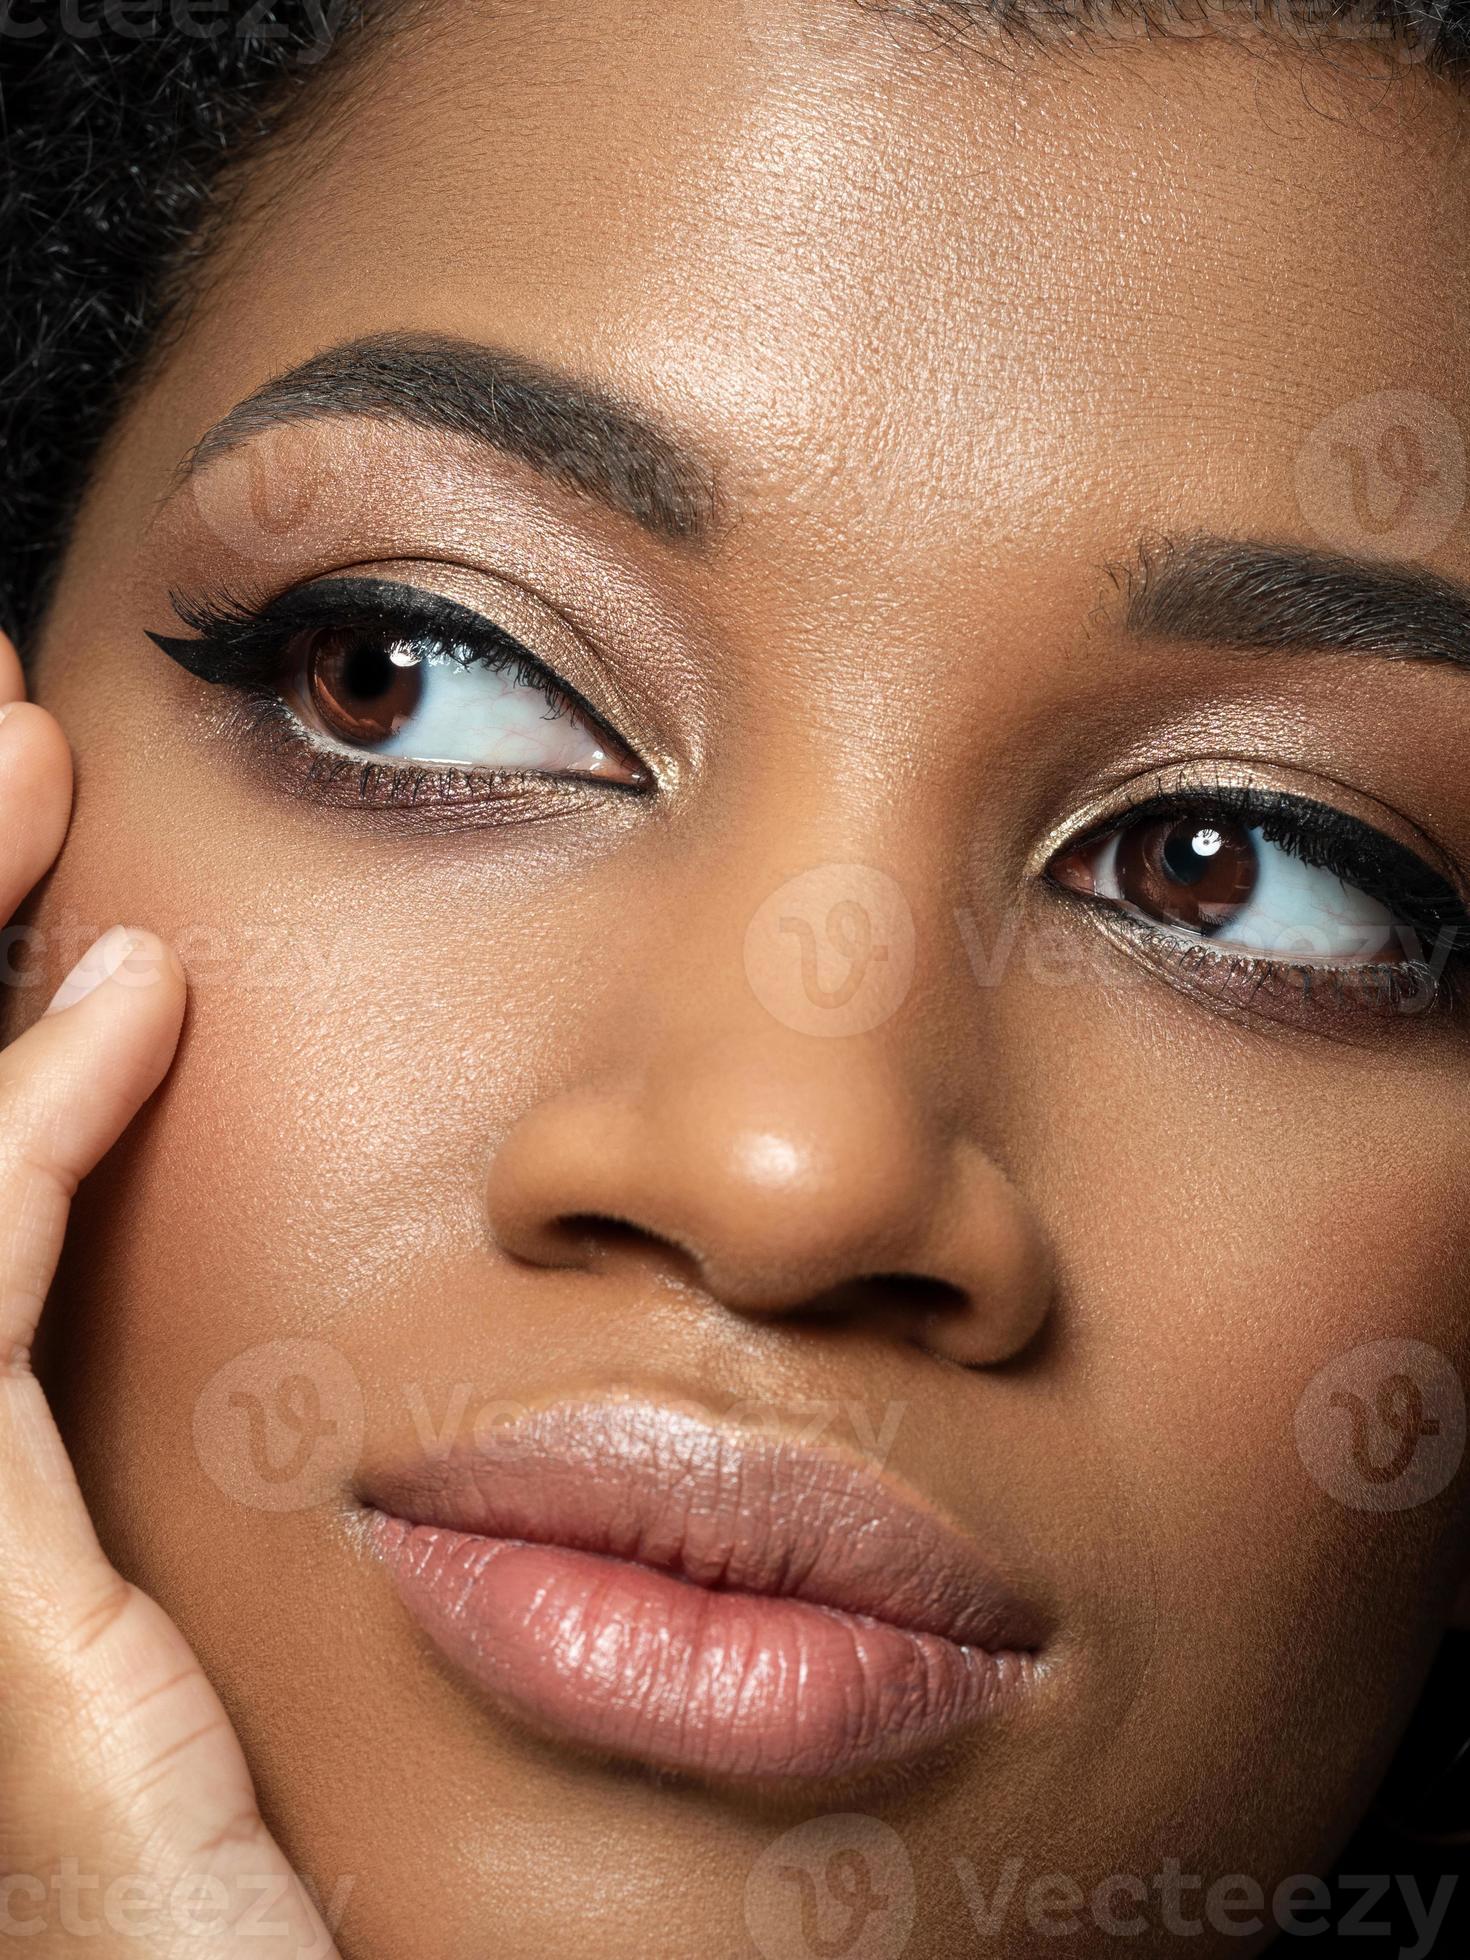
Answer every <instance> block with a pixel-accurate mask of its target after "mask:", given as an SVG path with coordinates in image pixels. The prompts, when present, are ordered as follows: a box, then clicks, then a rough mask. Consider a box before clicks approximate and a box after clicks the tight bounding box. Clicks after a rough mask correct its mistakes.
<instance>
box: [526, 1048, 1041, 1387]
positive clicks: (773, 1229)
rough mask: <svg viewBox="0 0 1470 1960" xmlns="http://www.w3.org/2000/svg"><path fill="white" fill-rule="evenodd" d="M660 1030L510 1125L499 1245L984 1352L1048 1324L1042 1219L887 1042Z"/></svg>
mask: <svg viewBox="0 0 1470 1960" xmlns="http://www.w3.org/2000/svg"><path fill="white" fill-rule="evenodd" d="M656 1048H657V1052H656V1053H654V1054H652V1055H650V1057H649V1059H648V1060H647V1061H646V1062H645V1063H644V1064H643V1065H642V1066H641V1067H639V1068H637V1069H634V1070H632V1071H630V1072H628V1073H626V1074H621V1075H619V1076H618V1077H616V1078H615V1079H609V1080H604V1081H602V1082H600V1083H595V1084H594V1083H584V1084H581V1085H579V1086H577V1087H575V1088H571V1089H567V1090H565V1091H563V1092H559V1093H557V1094H554V1095H552V1096H549V1097H548V1098H546V1099H545V1100H542V1101H540V1102H538V1103H536V1104H535V1105H533V1106H532V1107H531V1108H530V1109H529V1110H528V1111H527V1112H526V1113H525V1114H524V1115H523V1116H522V1117H521V1118H520V1120H519V1121H518V1122H517V1123H515V1124H514V1125H513V1127H512V1128H511V1130H510V1131H509V1132H508V1133H507V1134H506V1135H505V1137H504V1139H503V1141H502V1143H501V1146H500V1148H499V1150H498V1151H497V1153H496V1155H495V1158H494V1160H493V1163H492V1165H491V1169H490V1174H489V1186H488V1192H487V1211H488V1217H489V1223H490V1227H491V1232H492V1235H493V1237H494V1238H495V1240H496V1241H497V1242H498V1244H499V1245H500V1246H501V1247H502V1248H503V1249H504V1250H505V1251H506V1252H508V1253H510V1254H512V1255H513V1256H515V1257H518V1258H520V1259H523V1260H527V1261H530V1262H533V1263H535V1264H540V1265H546V1266H559V1267H566V1266H581V1265H586V1266H589V1267H594V1266H597V1265H599V1264H601V1263H604V1262H605V1261H606V1260H608V1259H609V1258H614V1257H615V1258H616V1259H617V1260H618V1261H624V1260H627V1259H630V1258H631V1259H634V1260H637V1261H641V1262H643V1263H644V1264H645V1265H651V1266H657V1267H660V1268H662V1269H663V1270H664V1271H665V1272H666V1273H672V1274H673V1275H674V1276H676V1277H679V1278H682V1279H684V1280H686V1281H689V1282H692V1283H693V1284H694V1285H695V1286H696V1287H697V1288H698V1289H700V1290H702V1291H703V1292H704V1293H705V1295H706V1296H708V1297H709V1298H710V1299H712V1300H713V1301H716V1302H718V1303H719V1304H720V1305H721V1306H723V1307H724V1308H726V1309H728V1310H729V1311H731V1312H733V1313H736V1314H740V1315H745V1316H750V1317H759V1318H764V1319H771V1318H773V1317H781V1316H787V1317H797V1316H812V1315H820V1316H823V1317H827V1318H835V1317H848V1318H851V1319H853V1320H863V1321H867V1322H870V1323H871V1322H877V1323H880V1324H881V1325H882V1326H884V1327H885V1328H887V1329H889V1330H892V1331H895V1332H897V1333H898V1334H899V1335H900V1336H901V1337H903V1338H905V1339H908V1340H910V1341H917V1342H918V1343H919V1344H920V1345H923V1346H926V1347H928V1348H930V1349H932V1350H933V1351H934V1352H936V1353H938V1354H942V1355H945V1356H946V1357H948V1358H949V1359H950V1360H953V1361H956V1362H959V1363H961V1364H964V1365H970V1366H980V1365H985V1364H994V1363H996V1362H999V1361H1003V1360H1005V1359H1007V1358H1009V1357H1010V1356H1011V1355H1013V1354H1015V1353H1016V1352H1017V1351H1018V1350H1019V1349H1020V1348H1022V1347H1024V1346H1025V1345H1026V1344H1027V1342H1028V1341H1029V1340H1030V1339H1031V1337H1032V1336H1033V1335H1034V1334H1035V1333H1036V1331H1037V1329H1038V1328H1039V1326H1040V1325H1041V1323H1042V1321H1043V1320H1044V1318H1045V1316H1046V1313H1047V1311H1048V1307H1049V1303H1050V1300H1051V1294H1052V1263H1051V1257H1050V1248H1049V1242H1048V1240H1047V1237H1046V1235H1045V1232H1044V1231H1043V1229H1042V1227H1041V1224H1040V1222H1039V1221H1038V1219H1037V1218H1036V1217H1035V1215H1034V1214H1033V1212H1032V1210H1031V1208H1030V1207H1029V1205H1028V1204H1027V1203H1026V1201H1025V1200H1024V1198H1023V1196H1022V1194H1021V1193H1020V1191H1019V1190H1018V1189H1017V1188H1016V1187H1015V1185H1014V1184H1013V1183H1012V1182H1011V1181H1010V1180H1009V1179H1008V1178H1007V1177H1006V1175H1005V1174H1004V1172H1003V1171H1002V1169H1001V1168H1000V1166H999V1165H998V1164H997V1163H996V1162H995V1161H994V1160H993V1159H992V1158H991V1157H990V1156H988V1155H987V1154H986V1153H985V1152H984V1150H983V1149H981V1148H980V1147H979V1146H978V1145H977V1144H976V1143H975V1142H974V1141H973V1139H970V1138H968V1137H965V1136H962V1135H957V1134H956V1133H955V1131H954V1129H953V1128H952V1126H949V1125H947V1124H945V1123H943V1122H942V1121H940V1120H938V1119H937V1118H936V1116H935V1114H934V1112H932V1111H929V1110H926V1109H925V1107H924V1105H923V1103H922V1102H921V1100H920V1099H919V1098H918V1096H917V1094H916V1092H915V1089H914V1086H913V1083H912V1081H911V1079H910V1077H909V1076H908V1075H906V1074H905V1072H904V1071H903V1069H902V1067H901V1063H900V1060H899V1058H897V1057H896V1056H895V1055H894V1054H893V1053H892V1052H891V1051H890V1050H889V1049H888V1048H886V1047H885V1046H884V1045H883V1044H882V1043H881V1042H878V1041H877V1040H876V1039H871V1040H864V1039H863V1038H861V1037H859V1038H855V1039H853V1040H851V1041H836V1042H830V1041H821V1040H811V1039H807V1040H803V1039H802V1038H801V1037H800V1036H790V1035H788V1036H786V1037H785V1039H784V1040H783V1039H781V1038H779V1036H771V1035H768V1034H767V1035H763V1036H761V1037H758V1038H751V1039H745V1038H743V1037H742V1036H740V1035H738V1034H733V1035H729V1036H727V1037H726V1038H725V1039H706V1040H702V1041H699V1042H697V1043H691V1044H688V1045H687V1046H684V1047H683V1048H682V1050H679V1051H672V1052H671V1048H670V1045H669V1044H667V1043H659V1044H656Z"/></svg>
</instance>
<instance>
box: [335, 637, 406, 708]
mask: <svg viewBox="0 0 1470 1960" xmlns="http://www.w3.org/2000/svg"><path fill="white" fill-rule="evenodd" d="M394 677H395V669H394V667H393V664H392V662H391V661H390V660H389V658H388V653H387V649H386V648H385V647H382V646H374V645H373V643H372V642H371V641H370V640H359V641H358V643H357V645H356V646H354V647H352V648H350V649H349V650H348V652H347V654H346V655H345V656H344V658H343V661H342V683H341V685H342V691H343V693H344V694H356V695H358V696H360V697H361V699H363V700H365V701H376V700H377V699H378V698H379V696H380V695H383V694H386V693H387V692H388V689H389V688H390V687H391V686H392V685H393V681H394Z"/></svg>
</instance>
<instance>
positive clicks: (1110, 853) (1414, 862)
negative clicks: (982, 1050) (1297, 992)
mask: <svg viewBox="0 0 1470 1960" xmlns="http://www.w3.org/2000/svg"><path fill="white" fill-rule="evenodd" d="M1252 801H1254V802H1255V803H1256V804H1257V805H1258V806H1259V805H1261V804H1262V803H1264V805H1265V807H1264V808H1260V807H1258V808H1257V809H1255V810H1253V809H1251V808H1250V807H1249V805H1250V803H1251V802H1252ZM1242 804H1245V805H1246V806H1247V807H1246V808H1245V809H1242V808H1241V807H1240V806H1241V805H1242ZM1253 817H1254V818H1256V819H1257V820H1252V819H1253ZM1050 870H1051V876H1052V877H1053V878H1054V879H1055V881H1056V882H1057V883H1058V884H1060V885H1062V886H1064V887H1065V888H1067V889H1068V890H1071V891H1074V892H1078V893H1080V894H1082V895H1084V896H1087V897H1090V898H1093V899H1096V900H1097V901H1098V902H1099V903H1101V904H1104V905H1107V906H1110V907H1112V908H1113V909H1115V910H1117V911H1121V912H1123V913H1125V914H1128V915H1130V916H1132V917H1134V918H1138V919H1142V920H1146V921H1148V922H1149V923H1150V924H1152V925H1155V926H1158V927H1162V928H1164V929H1165V930H1166V931H1169V932H1171V933H1173V934H1175V935H1177V936H1178V937H1180V938H1181V939H1186V940H1196V941H1201V942H1208V943H1209V944H1211V945H1212V946H1215V947H1218V948H1221V949H1225V948H1229V949H1232V950H1233V951H1235V952H1237V953H1245V954H1249V955H1251V956H1252V957H1254V958H1257V959H1261V960H1268V961H1281V962H1290V963H1292V964H1298V963H1306V964H1310V963H1313V962H1320V963H1322V964H1327V965H1333V966H1354V965H1370V964H1372V965H1384V964H1396V963H1400V962H1404V961H1406V960H1410V959H1414V958H1417V957H1418V955H1419V953H1420V952H1421V951H1422V950H1423V946H1422V940H1423V938H1424V937H1430V938H1438V937H1439V935H1440V934H1441V933H1442V932H1443V931H1444V929H1445V928H1446V927H1447V926H1450V927H1453V928H1454V929H1455V930H1456V931H1458V930H1459V929H1460V922H1461V921H1463V920H1464V917H1465V914H1464V910H1463V908H1462V907H1461V906H1460V904H1459V901H1458V899H1457V898H1456V897H1455V894H1454V893H1453V892H1452V891H1451V889H1450V888H1449V887H1448V886H1447V885H1446V884H1445V883H1444V881H1443V880H1441V879H1439V878H1437V877H1436V875H1435V874H1434V873H1433V872H1432V871H1431V870H1430V869H1429V867H1428V866H1427V865H1425V864H1423V863H1422V862H1421V861H1420V860H1419V859H1418V858H1416V857H1415V856H1414V854H1413V853H1412V852H1409V851H1407V850H1404V849H1403V848H1402V847H1401V846H1399V845H1396V844H1394V843H1392V842H1391V841H1390V840H1389V839H1388V838H1386V837H1383V836H1381V835H1379V834H1378V833H1376V832H1374V831H1372V830H1370V829H1369V828H1368V827H1367V826H1365V825H1362V824H1358V823H1356V822H1354V821H1353V820H1351V819H1349V818H1347V817H1345V816H1343V815H1342V814H1341V813H1340V812H1336V811H1331V810H1327V809H1325V808H1320V807H1319V806H1316V805H1312V804H1310V803H1307V802H1306V801H1305V800H1302V799H1295V798H1282V797H1271V798H1262V797H1260V796H1259V795H1257V796H1255V797H1254V798H1253V797H1252V796H1251V795H1250V794H1249V793H1247V792H1241V793H1239V795H1238V797H1232V798H1231V799H1228V800H1222V801H1219V802H1214V803H1212V802H1209V801H1206V800H1205V799H1204V798H1194V799H1182V800H1176V801H1174V802H1173V803H1172V804H1170V805H1167V806H1165V807H1159V806H1157V805H1154V806H1146V807H1143V808H1140V809H1138V810H1136V811H1134V812H1133V813H1132V814H1131V815H1130V816H1128V817H1127V818H1125V819H1124V820H1123V821H1122V822H1120V823H1117V824H1114V825H1112V826H1111V827H1110V828H1109V829H1107V830H1105V831H1102V832H1095V833H1093V834H1092V835H1091V836H1090V837H1088V838H1086V839H1084V840H1083V841H1082V842H1081V843H1079V844H1076V845H1073V846H1070V847H1069V848H1068V849H1067V850H1065V851H1064V852H1063V853H1062V854H1061V855H1060V856H1059V857H1058V858H1057V859H1055V860H1054V861H1053V863H1052V865H1051V868H1050Z"/></svg>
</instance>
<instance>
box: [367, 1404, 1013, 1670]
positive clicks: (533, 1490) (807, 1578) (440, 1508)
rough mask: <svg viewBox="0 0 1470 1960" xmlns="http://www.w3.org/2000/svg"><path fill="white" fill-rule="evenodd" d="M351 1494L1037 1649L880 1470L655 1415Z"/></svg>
mask: <svg viewBox="0 0 1470 1960" xmlns="http://www.w3.org/2000/svg"><path fill="white" fill-rule="evenodd" d="M359 1495H360V1496H361V1497H362V1498H363V1500H364V1501H365V1502H366V1504H367V1505H368V1506H369V1507H370V1508H371V1509H373V1510H376V1511H380V1512H384V1513H386V1514H388V1515H389V1516H391V1517H395V1518H398V1519H400V1520H402V1521H404V1522H406V1523H408V1524H412V1525H429V1526H437V1527H439V1528H441V1529H444V1530H449V1531H456V1532H464V1533H467V1534H471V1535H474V1536H478V1537H484V1538H495V1539H511V1540H516V1541H519V1542H522V1543H531V1544H547V1545H563V1546H567V1547H569V1548H572V1549H575V1550H579V1551H584V1552H592V1553H598V1554H601V1555H603V1556H606V1557H609V1558H616V1559H624V1560H630V1561H634V1562H638V1563H641V1564H645V1565H648V1566H651V1567H654V1568H656V1569H658V1570H660V1571H664V1572H669V1573H672V1574H675V1575H677V1576H679V1577H682V1578H684V1579H687V1580H689V1581H691V1582H693V1583H695V1584H697V1585H701V1586H704V1587H707V1588H710V1589H712V1590H718V1591H738V1592H743V1593H748V1594H755V1595H766V1596H770V1597H773V1598H786V1599H799V1600H804V1601H806V1602H808V1603H809V1604H811V1605H814V1606H821V1607H826V1608H828V1609H832V1610H836V1611H838V1612H843V1613H850V1614H856V1615H861V1616H866V1617H869V1618H872V1619H875V1620H881V1621H885V1622H887V1623H888V1624H889V1625H891V1626H896V1627H902V1628H906V1629H908V1630H909V1631H911V1632H914V1633H931V1634H937V1635H939V1636H941V1637H942V1638H945V1639H948V1640H951V1641H954V1642H956V1643H957V1644H959V1645H962V1646H971V1647H978V1648H982V1649H985V1650H987V1651H990V1652H995V1653H999V1652H1032V1651H1035V1650H1036V1649H1037V1648H1038V1647H1039V1646H1040V1645H1041V1644H1042V1640H1043V1636H1044V1627H1043V1624H1042V1619H1041V1616H1040V1615H1039V1613H1038V1612H1037V1610H1036V1608H1035V1607H1034V1606H1033V1605H1031V1604H1030V1603H1028V1602H1027V1601H1026V1600H1024V1599H1022V1598H1021V1596H1020V1595H1019V1594H1018V1593H1017V1592H1016V1591H1015V1590H1014V1589H1013V1587H1012V1586H1011V1585H1010V1584H1008V1583H1006V1582H1005V1581H1003V1580H1002V1579H1001V1578H1000V1577H999V1576H997V1574H996V1572H995V1571H994V1570H993V1569H992V1568H991V1566H990V1565H988V1564H987V1563H986V1562H985V1561H984V1560H983V1559H982V1557H981V1555H980V1552H979V1550H978V1548H977V1547H976V1546H975V1545H974V1543H973V1542H972V1541H971V1540H970V1539H969V1538H968V1537H967V1536H966V1535H965V1534H963V1533H962V1532H960V1531H959V1530H958V1529H957V1528H956V1527H954V1526H952V1525H950V1524H949V1523H947V1522H946V1521H944V1520H943V1519H941V1518H940V1517H939V1516H938V1515H937V1514H936V1513H935V1512H934V1511H933V1510H932V1509H931V1508H930V1507H929V1506H928V1505H926V1504H925V1503H924V1502H923V1501H922V1500H921V1499H919V1498H918V1497H917V1496H915V1495H912V1494H910V1493H907V1492H905V1491H903V1490H902V1489H901V1488H900V1487H898V1486H897V1485H896V1484H895V1483H894V1482H892V1481H891V1480H890V1479H889V1478H888V1477H887V1476H886V1475H883V1474H880V1473H877V1472H876V1471H875V1470H873V1469H871V1468H869V1467H867V1466H864V1465H861V1464H859V1463H857V1462H854V1461H851V1460H849V1459H848V1458H846V1457H845V1456H842V1455H840V1454H838V1453H836V1452H834V1451H829V1450H826V1449H819V1448H814V1447H811V1446H809V1445H807V1444H804V1443H799V1442H796V1441H795V1440H792V1439H790V1438H786V1437H782V1436H779V1435H772V1434H771V1433H769V1432H766V1431H756V1430H753V1429H749V1428H741V1427H737V1426H730V1425H722V1424H720V1423H718V1422H716V1421H714V1420H713V1419H711V1418H708V1417H706V1416H704V1415H702V1414H698V1413H692V1412H690V1411H688V1410H685V1409H680V1408H674V1407H670V1406H668V1405H665V1404H659V1403H652V1402H646V1401H630V1400H618V1401H600V1402H562V1403H553V1404H550V1405H548V1406H545V1407H540V1408H533V1409H530V1410H528V1411H526V1412H525V1414H523V1415H522V1416H521V1417H520V1418H519V1419H518V1420H517V1421H515V1422H514V1423H513V1424H510V1425H507V1426H506V1427H504V1428H502V1429H500V1430H498V1431H497V1432H496V1433H494V1434H493V1435H491V1436H488V1437H486V1436H480V1437H477V1439H476V1441H475V1443H474V1445H473V1446H472V1447H466V1448H462V1449H460V1448H457V1449H451V1450H449V1451H448V1452H446V1453H444V1454H442V1455H440V1456H438V1457H436V1458H432V1459H426V1460H422V1461H420V1462H418V1463H416V1464H409V1465H405V1466H402V1467H399V1468H397V1469H391V1470H386V1471H383V1472H381V1473H377V1474H374V1475H372V1476H370V1477H368V1478H366V1479H365V1480H364V1482H363V1484H362V1486H361V1488H360V1492H359Z"/></svg>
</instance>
